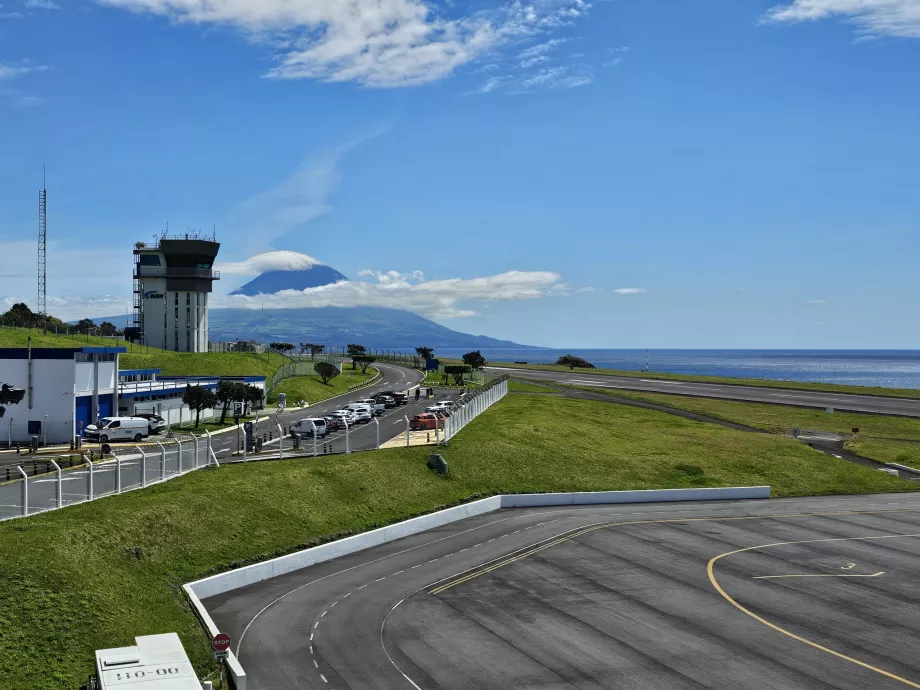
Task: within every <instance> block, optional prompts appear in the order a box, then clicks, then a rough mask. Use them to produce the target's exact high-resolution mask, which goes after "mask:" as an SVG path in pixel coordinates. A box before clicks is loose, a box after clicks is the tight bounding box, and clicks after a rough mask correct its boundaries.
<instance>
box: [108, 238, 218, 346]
mask: <svg viewBox="0 0 920 690" xmlns="http://www.w3.org/2000/svg"><path fill="white" fill-rule="evenodd" d="M219 249H220V244H219V243H218V242H217V241H215V238H214V237H213V236H203V235H199V234H189V233H186V234H185V235H163V236H161V237H159V238H158V239H157V240H156V241H154V242H153V243H150V244H148V243H146V242H137V243H135V245H134V324H133V326H132V327H130V328H128V329H127V330H126V335H127V336H128V338H129V339H130V340H132V341H133V342H136V343H140V344H142V345H149V346H150V347H157V348H160V349H161V350H172V351H174V352H207V351H208V296H209V295H210V293H211V290H212V285H213V283H214V281H215V280H220V272H219V271H215V270H214V269H213V266H214V259H215V258H216V257H217V252H218V250H219Z"/></svg>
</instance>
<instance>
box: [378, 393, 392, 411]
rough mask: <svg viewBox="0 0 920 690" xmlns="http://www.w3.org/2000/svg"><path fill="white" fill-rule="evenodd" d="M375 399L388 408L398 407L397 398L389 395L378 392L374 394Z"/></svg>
mask: <svg viewBox="0 0 920 690" xmlns="http://www.w3.org/2000/svg"><path fill="white" fill-rule="evenodd" d="M374 400H376V401H377V402H379V403H381V404H382V405H383V406H384V407H385V408H386V409H388V410H389V409H390V408H392V407H396V400H395V399H394V398H392V397H391V396H389V395H383V394H382V393H377V394H376V395H375V396H374Z"/></svg>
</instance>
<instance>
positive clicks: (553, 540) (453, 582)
mask: <svg viewBox="0 0 920 690" xmlns="http://www.w3.org/2000/svg"><path fill="white" fill-rule="evenodd" d="M916 512H920V509H917V508H892V509H890V510H838V511H828V512H826V513H777V514H774V515H737V516H733V517H702V518H668V519H664V520H627V521H624V522H603V523H600V524H595V525H588V526H587V527H580V528H577V529H575V530H572V532H571V533H568V534H566V533H563V534H560V535H556V536H555V537H550V539H549V540H546V541H545V542H537V543H536V544H534V545H532V546H531V547H526V548H525V549H524V550H522V551H520V552H518V553H515V555H513V556H509V557H507V558H505V559H503V560H498V561H495V562H493V563H490V564H487V565H485V566H481V567H477V568H471V569H470V570H466V571H463V572H461V573H457V574H456V575H453V576H452V578H456V579H451V578H447V579H448V581H447V582H445V581H444V580H442V581H441V582H443V583H444V584H439V583H435V586H434V587H432V588H431V589H430V590H428V593H429V594H440V593H441V592H443V591H445V590H448V589H450V588H451V587H456V586H457V585H460V584H463V583H464V582H469V581H470V580H473V579H475V578H477V577H480V576H481V575H486V574H488V573H491V572H492V571H493V570H498V569H499V568H503V567H505V566H506V565H511V564H512V563H516V562H517V561H520V560H522V559H524V558H527V557H528V556H532V555H533V554H535V553H538V552H540V551H543V550H544V549H548V548H550V547H552V546H557V545H558V544H562V543H563V542H566V541H569V540H571V539H575V538H576V537H580V536H582V535H583V534H587V533H588V532H593V531H595V530H599V529H605V528H609V527H625V526H627V525H654V524H667V523H675V522H729V521H732V520H777V519H783V518H795V517H823V516H829V515H876V514H881V513H916ZM752 548H756V547H752Z"/></svg>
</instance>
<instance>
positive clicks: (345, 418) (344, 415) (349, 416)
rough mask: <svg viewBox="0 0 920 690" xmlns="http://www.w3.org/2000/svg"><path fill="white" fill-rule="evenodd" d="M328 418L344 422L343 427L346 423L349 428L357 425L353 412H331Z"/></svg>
mask: <svg viewBox="0 0 920 690" xmlns="http://www.w3.org/2000/svg"><path fill="white" fill-rule="evenodd" d="M328 416H329V417H335V418H336V419H338V420H339V421H340V422H342V425H343V427H344V425H345V424H346V423H347V424H348V426H351V425H352V424H354V423H355V415H354V413H353V412H352V411H351V410H335V411H333V412H330V413H329V415H328Z"/></svg>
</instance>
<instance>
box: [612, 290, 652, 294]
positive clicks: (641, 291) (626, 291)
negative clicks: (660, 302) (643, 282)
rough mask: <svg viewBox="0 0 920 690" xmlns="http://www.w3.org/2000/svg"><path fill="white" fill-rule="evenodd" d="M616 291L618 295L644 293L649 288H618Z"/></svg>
mask: <svg viewBox="0 0 920 690" xmlns="http://www.w3.org/2000/svg"><path fill="white" fill-rule="evenodd" d="M614 292H615V293H617V294H618V295H644V294H645V293H646V292H648V290H646V289H645V288H617V289H616V290H614Z"/></svg>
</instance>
